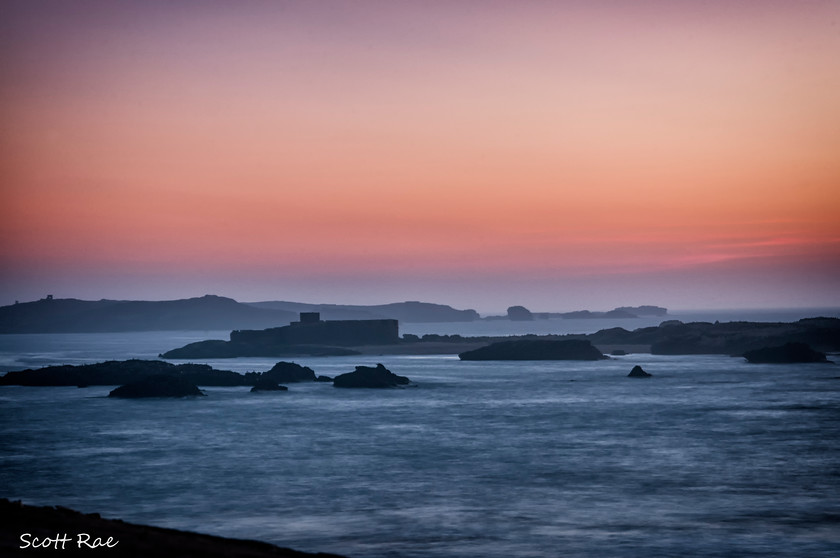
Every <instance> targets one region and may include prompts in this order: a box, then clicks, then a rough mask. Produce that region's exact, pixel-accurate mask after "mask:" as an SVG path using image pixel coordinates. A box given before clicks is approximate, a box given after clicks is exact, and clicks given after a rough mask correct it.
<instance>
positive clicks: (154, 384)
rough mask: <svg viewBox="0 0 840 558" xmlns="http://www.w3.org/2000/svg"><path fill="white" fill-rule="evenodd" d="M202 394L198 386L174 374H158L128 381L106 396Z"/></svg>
mask: <svg viewBox="0 0 840 558" xmlns="http://www.w3.org/2000/svg"><path fill="white" fill-rule="evenodd" d="M196 395H204V392H202V391H201V390H200V389H198V386H196V385H195V384H194V383H192V382H190V381H189V380H187V379H186V378H182V377H181V376H177V375H174V374H158V375H156V376H149V377H148V378H143V379H142V380H137V381H134V382H129V383H127V384H125V385H124V386H120V387H118V388H117V389H115V390H112V391H111V393H109V394H108V397H123V398H128V399H137V398H141V397H191V396H196Z"/></svg>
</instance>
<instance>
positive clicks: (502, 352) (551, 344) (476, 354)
mask: <svg viewBox="0 0 840 558" xmlns="http://www.w3.org/2000/svg"><path fill="white" fill-rule="evenodd" d="M458 357H459V358H460V359H461V360H602V359H606V358H608V357H606V356H604V355H603V354H602V353H601V351H599V350H598V349H596V348H595V347H593V346H592V343H590V342H589V341H587V340H585V339H562V340H559V339H558V340H554V339H520V340H517V341H502V342H499V343H492V344H490V345H487V346H486V347H481V348H478V349H475V350H473V351H466V352H464V353H461V354H459V355H458Z"/></svg>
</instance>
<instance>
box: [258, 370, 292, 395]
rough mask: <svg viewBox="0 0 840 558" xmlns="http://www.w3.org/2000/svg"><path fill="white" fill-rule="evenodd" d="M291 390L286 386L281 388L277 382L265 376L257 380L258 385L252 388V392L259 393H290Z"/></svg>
mask: <svg viewBox="0 0 840 558" xmlns="http://www.w3.org/2000/svg"><path fill="white" fill-rule="evenodd" d="M288 390H289V388H287V387H286V386H281V385H280V384H278V383H277V382H276V381H274V380H272V379H271V378H269V377H267V376H266V375H265V374H262V375H261V376H260V378H259V379H258V380H257V383H256V384H254V387H252V388H251V392H252V393H253V392H257V391H288Z"/></svg>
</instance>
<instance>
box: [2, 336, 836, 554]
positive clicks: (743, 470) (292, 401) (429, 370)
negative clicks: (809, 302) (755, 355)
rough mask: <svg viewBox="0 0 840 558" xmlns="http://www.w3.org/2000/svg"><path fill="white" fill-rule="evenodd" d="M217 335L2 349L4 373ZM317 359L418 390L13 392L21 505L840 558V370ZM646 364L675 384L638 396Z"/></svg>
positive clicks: (497, 545)
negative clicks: (367, 370) (633, 374)
mask: <svg viewBox="0 0 840 558" xmlns="http://www.w3.org/2000/svg"><path fill="white" fill-rule="evenodd" d="M225 334H226V332H222V333H221V334H220V336H221V337H224V335H225ZM208 337H213V335H208V333H207V332H178V333H144V334H119V335H110V334H108V335H103V334H99V335H83V334H79V335H41V336H39V335H24V336H0V365H2V366H4V367H5V368H6V369H17V368H22V367H23V368H25V367H28V366H42V365H46V364H53V363H62V362H67V363H71V364H78V363H82V362H95V361H100V360H105V359H108V358H129V357H140V358H150V357H154V355H156V354H157V353H158V352H160V351H162V350H166V349H167V348H170V347H171V346H178V345H182V344H184V343H186V342H189V341H191V340H195V339H204V338H208ZM275 360H276V359H232V360H219V361H208V362H210V363H211V364H213V365H214V366H217V367H220V368H227V369H233V370H237V371H240V372H244V371H247V370H260V371H261V370H267V369H268V368H270V367H271V366H272V365H273V364H274V362H275ZM294 360H295V361H296V362H299V363H301V364H304V365H307V366H311V367H312V368H313V369H314V370H315V372H316V373H317V374H325V375H329V376H334V375H337V374H339V373H342V372H349V371H352V369H353V368H354V366H356V365H359V364H374V363H376V362H382V363H383V364H384V365H385V366H387V367H388V368H389V369H391V370H392V371H393V372H395V373H397V374H401V375H405V376H408V377H410V378H411V379H412V380H413V381H414V383H415V384H416V387H411V388H405V389H394V390H341V389H336V388H333V387H332V386H331V385H330V384H320V383H308V384H289V391H288V392H282V393H272V394H252V393H250V392H249V391H248V388H206V389H205V391H206V393H207V395H208V396H207V397H203V398H194V399H182V400H181V399H176V400H165V399H154V400H114V399H109V398H107V397H106V396H107V394H108V392H109V391H110V389H111V388H110V387H90V388H85V389H78V388H63V387H56V388H30V387H17V386H6V387H0V496H4V497H7V498H12V499H22V500H23V501H24V502H27V503H31V504H37V505H63V506H67V507H72V508H75V509H79V510H82V511H86V512H99V513H101V514H102V515H103V516H105V517H118V518H122V519H124V520H126V521H131V522H137V523H148V524H154V525H159V526H164V527H172V528H178V529H187V530H191V531H199V532H205V533H211V534H216V535H222V536H229V537H237V538H250V539H258V540H264V541H268V542H271V543H274V544H278V545H281V546H288V547H292V548H297V549H300V550H306V551H312V552H315V551H322V552H335V553H339V554H343V555H346V556H350V557H354V558H363V557H371V558H375V557H406V558H410V557H418V558H419V557H436V558H444V557H454V558H457V557H471V558H472V557H476V558H477V557H491V558H492V557H500V558H501V557H509V556H522V557H555V556H572V557H575V556H599V557H600V556H619V557H622V556H627V557H630V556H721V557H722V556H762V557H765V556H825V557H828V556H838V555H840V444H838V440H840V367H838V366H836V365H820V364H808V365H776V366H772V365H750V364H748V363H746V362H745V361H743V360H742V359H736V358H730V357H726V356H655V355H648V354H632V355H627V356H622V357H615V358H613V359H611V360H608V361H601V362H461V361H459V360H458V359H457V357H453V356H445V355H433V356H420V357H412V356H379V357H369V356H364V357H330V358H321V359H317V358H301V359H294ZM22 364H24V365H23V366H21V365H22ZM635 364H640V365H642V366H643V367H644V368H645V369H646V370H647V371H648V372H650V373H652V374H653V375H654V377H653V378H650V379H632V378H627V377H626V375H627V373H628V372H629V371H630V369H631V368H632V366H633V365H635Z"/></svg>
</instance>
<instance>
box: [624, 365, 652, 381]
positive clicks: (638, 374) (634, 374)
mask: <svg viewBox="0 0 840 558" xmlns="http://www.w3.org/2000/svg"><path fill="white" fill-rule="evenodd" d="M651 376H653V374H648V373H647V372H645V371H644V369H643V368H642V367H641V366H639V365H638V364H637V365H636V366H634V367H633V370H631V371H630V373H629V374H627V377H628V378H650V377H651Z"/></svg>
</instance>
